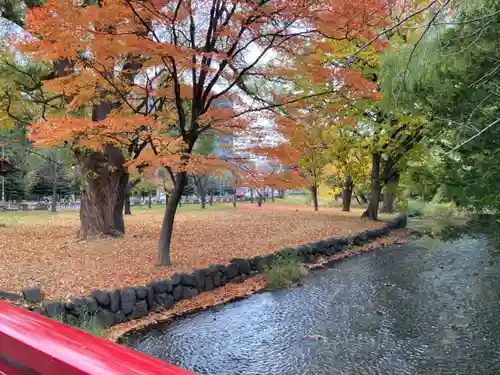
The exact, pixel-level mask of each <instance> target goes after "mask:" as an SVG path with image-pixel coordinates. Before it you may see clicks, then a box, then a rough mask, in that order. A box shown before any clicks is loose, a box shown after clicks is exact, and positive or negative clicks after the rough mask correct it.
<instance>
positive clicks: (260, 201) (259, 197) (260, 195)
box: [257, 190, 263, 207]
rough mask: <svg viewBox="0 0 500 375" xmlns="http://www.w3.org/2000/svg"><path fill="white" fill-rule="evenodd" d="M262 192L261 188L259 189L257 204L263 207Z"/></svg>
mask: <svg viewBox="0 0 500 375" xmlns="http://www.w3.org/2000/svg"><path fill="white" fill-rule="evenodd" d="M262 200H263V199H262V194H261V193H260V191H259V190H257V206H259V207H261V206H262Z"/></svg>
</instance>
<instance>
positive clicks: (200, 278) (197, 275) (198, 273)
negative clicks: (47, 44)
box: [193, 270, 205, 292]
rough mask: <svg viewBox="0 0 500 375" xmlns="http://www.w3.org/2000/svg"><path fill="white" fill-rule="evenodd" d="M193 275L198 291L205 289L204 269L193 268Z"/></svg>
mask: <svg viewBox="0 0 500 375" xmlns="http://www.w3.org/2000/svg"><path fill="white" fill-rule="evenodd" d="M193 277H194V279H195V281H196V288H197V289H198V291H199V292H203V291H204V289H205V270H195V271H194V272H193Z"/></svg>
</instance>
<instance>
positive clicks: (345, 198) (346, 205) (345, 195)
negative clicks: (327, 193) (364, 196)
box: [342, 176, 354, 212]
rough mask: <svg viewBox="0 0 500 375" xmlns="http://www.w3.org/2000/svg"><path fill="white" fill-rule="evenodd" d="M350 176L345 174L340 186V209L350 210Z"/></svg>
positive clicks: (351, 185) (351, 186)
mask: <svg viewBox="0 0 500 375" xmlns="http://www.w3.org/2000/svg"><path fill="white" fill-rule="evenodd" d="M353 185H354V184H353V183H352V177H351V176H347V177H346V179H345V182H344V186H343V187H342V211H346V212H348V211H351V199H352V190H353Z"/></svg>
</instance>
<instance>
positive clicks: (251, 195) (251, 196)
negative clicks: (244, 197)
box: [250, 189, 253, 203]
mask: <svg viewBox="0 0 500 375" xmlns="http://www.w3.org/2000/svg"><path fill="white" fill-rule="evenodd" d="M250 203H253V189H250Z"/></svg>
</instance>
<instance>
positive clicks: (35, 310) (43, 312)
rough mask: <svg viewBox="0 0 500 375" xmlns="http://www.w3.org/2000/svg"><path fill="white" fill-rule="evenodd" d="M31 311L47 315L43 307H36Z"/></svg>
mask: <svg viewBox="0 0 500 375" xmlns="http://www.w3.org/2000/svg"><path fill="white" fill-rule="evenodd" d="M31 311H32V312H34V313H35V314H38V315H44V316H45V311H43V309H41V308H40V307H35V308H33V310H31Z"/></svg>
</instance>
